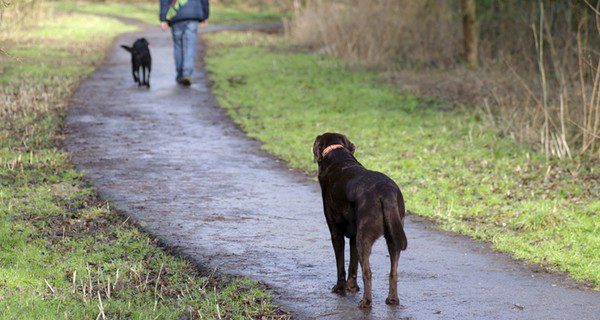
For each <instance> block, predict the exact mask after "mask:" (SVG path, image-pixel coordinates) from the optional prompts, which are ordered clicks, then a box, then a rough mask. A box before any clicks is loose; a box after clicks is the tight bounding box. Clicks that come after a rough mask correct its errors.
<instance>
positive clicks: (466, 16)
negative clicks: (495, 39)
mask: <svg viewBox="0 0 600 320" xmlns="http://www.w3.org/2000/svg"><path fill="white" fill-rule="evenodd" d="M460 5H461V7H462V13H463V18H462V24H463V34H464V36H465V43H464V44H465V60H466V61H467V63H468V64H469V66H470V67H473V68H475V67H477V42H478V41H477V27H476V26H475V0H461V1H460Z"/></svg>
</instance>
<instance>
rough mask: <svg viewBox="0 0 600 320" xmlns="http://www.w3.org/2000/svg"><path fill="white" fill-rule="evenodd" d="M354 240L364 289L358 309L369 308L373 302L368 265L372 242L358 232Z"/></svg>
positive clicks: (369, 266) (369, 267)
mask: <svg viewBox="0 0 600 320" xmlns="http://www.w3.org/2000/svg"><path fill="white" fill-rule="evenodd" d="M365 235H366V236H365ZM356 240H357V249H358V261H359V262H360V268H361V269H362V277H363V286H364V289H365V292H364V293H363V298H362V300H360V302H359V304H358V307H359V308H370V307H371V302H372V301H373V297H372V287H371V265H370V263H369V257H370V256H371V248H372V247H373V242H374V241H373V240H371V238H370V237H369V236H368V234H363V235H362V236H361V232H360V231H359V234H358V235H357V239H356Z"/></svg>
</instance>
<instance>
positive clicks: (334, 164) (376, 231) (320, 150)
mask: <svg viewBox="0 0 600 320" xmlns="http://www.w3.org/2000/svg"><path fill="white" fill-rule="evenodd" d="M354 150H355V147H354V144H352V142H350V141H349V140H348V138H346V137H345V136H344V135H342V134H339V133H324V134H322V135H320V136H318V137H317V138H316V139H315V144H314V146H313V154H314V156H315V162H317V163H318V165H319V183H320V184H321V191H322V195H323V209H324V211H325V218H326V220H327V225H328V226H329V232H330V233H331V241H332V243H333V249H334V251H335V260H336V263H337V284H336V285H335V286H334V287H333V289H332V291H333V292H336V293H340V294H344V293H345V291H349V292H357V291H358V290H359V287H358V284H357V281H356V272H357V270H358V262H360V266H361V269H362V276H363V284H364V286H365V292H364V295H363V299H362V300H361V301H360V303H359V305H358V306H359V307H361V308H369V307H370V306H371V300H372V295H371V267H370V265H369V256H370V255H371V247H372V246H373V243H375V241H376V240H377V239H378V238H379V237H381V236H382V235H383V236H384V237H385V240H386V242H387V247H388V251H389V254H390V260H391V271H390V284H389V294H388V297H387V299H386V300H385V303H387V304H390V305H397V304H399V300H398V285H397V281H398V271H397V269H398V260H399V258H400V251H401V250H406V245H407V240H406V235H405V234H404V199H403V198H402V193H401V192H400V188H398V185H396V183H395V182H394V181H393V180H392V179H390V178H388V177H387V176H386V175H384V174H383V173H379V172H375V171H370V170H367V169H365V167H363V166H362V165H361V164H360V163H359V162H358V161H357V160H356V158H354ZM344 236H346V237H348V238H350V266H349V267H348V280H347V281H346V271H345V269H344V245H345V243H344V242H345V241H344Z"/></svg>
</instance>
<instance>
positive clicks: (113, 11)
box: [52, 1, 282, 25]
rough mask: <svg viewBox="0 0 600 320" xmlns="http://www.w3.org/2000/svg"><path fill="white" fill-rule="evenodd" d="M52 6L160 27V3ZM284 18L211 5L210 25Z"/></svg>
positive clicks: (64, 2) (83, 3)
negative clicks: (129, 19)
mask: <svg viewBox="0 0 600 320" xmlns="http://www.w3.org/2000/svg"><path fill="white" fill-rule="evenodd" d="M52 5H53V6H54V7H55V8H57V9H62V10H77V11H82V12H89V13H95V14H105V15H112V16H118V17H126V18H132V19H138V20H140V21H142V22H145V23H148V24H153V25H158V24H160V21H159V19H158V1H156V3H126V2H123V3H119V2H109V3H99V2H83V1H82V2H79V1H78V2H74V1H60V2H53V3H52ZM281 19H282V16H281V14H280V13H277V12H272V11H268V10H265V9H261V10H250V9H242V8H237V7H224V6H220V5H211V9H210V17H209V23H210V24H215V25H222V24H242V23H272V22H280V21H281Z"/></svg>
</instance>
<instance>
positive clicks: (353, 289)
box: [346, 281, 360, 293]
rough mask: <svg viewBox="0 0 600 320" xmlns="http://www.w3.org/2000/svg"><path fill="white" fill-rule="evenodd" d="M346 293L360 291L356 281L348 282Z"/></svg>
mask: <svg viewBox="0 0 600 320" xmlns="http://www.w3.org/2000/svg"><path fill="white" fill-rule="evenodd" d="M346 291H348V292H350V293H357V292H358V291H360V287H359V286H358V284H357V283H356V281H348V282H346Z"/></svg>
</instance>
